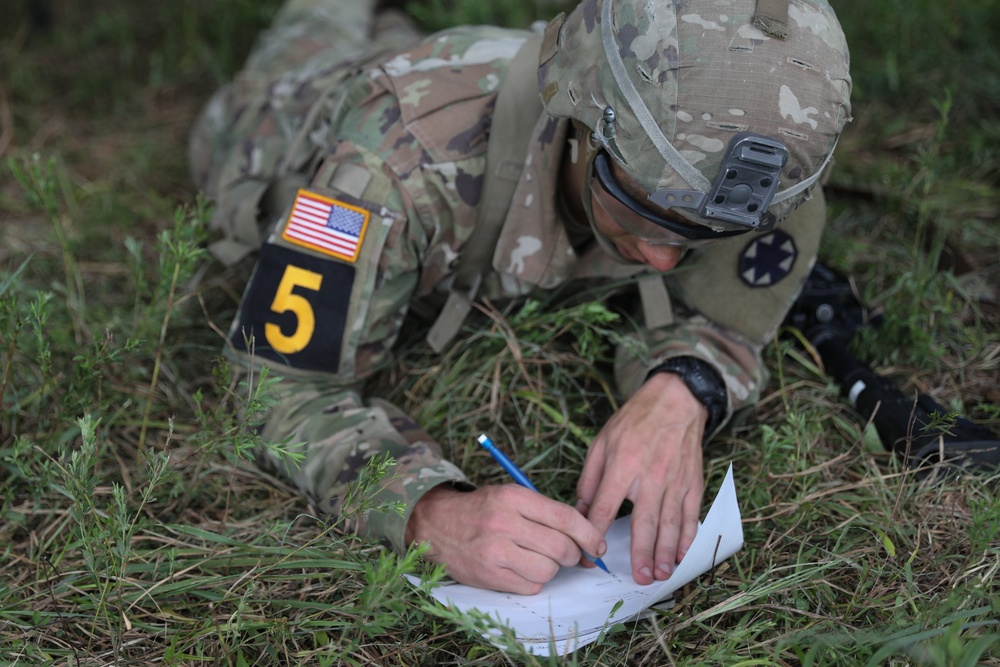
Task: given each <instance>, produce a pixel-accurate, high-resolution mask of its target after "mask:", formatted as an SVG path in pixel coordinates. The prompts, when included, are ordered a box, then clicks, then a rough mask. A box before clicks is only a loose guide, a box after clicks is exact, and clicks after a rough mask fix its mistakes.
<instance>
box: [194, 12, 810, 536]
mask: <svg viewBox="0 0 1000 667" xmlns="http://www.w3.org/2000/svg"><path fill="white" fill-rule="evenodd" d="M293 4H296V3H293ZM297 4H298V5H299V9H301V7H302V6H303V5H308V4H309V3H308V2H306V3H303V2H299V3H297ZM318 4H319V6H314V7H313V8H312V9H311V10H310V11H299V12H296V11H291V10H289V9H288V8H286V11H285V13H283V14H282V15H281V16H279V20H278V21H277V23H276V25H275V27H274V28H273V29H272V30H271V32H269V33H268V34H267V35H265V38H264V40H263V41H262V42H261V44H260V45H259V46H258V48H257V50H256V51H255V53H254V55H253V56H251V59H250V61H249V63H248V66H247V68H246V70H245V71H244V72H243V73H241V75H240V76H239V77H238V78H237V80H236V81H235V82H234V83H233V84H231V85H230V86H228V87H227V88H225V89H223V90H222V91H220V93H218V94H217V95H216V97H215V98H214V99H213V101H212V102H211V103H210V104H209V106H208V107H207V108H206V110H205V112H204V113H203V115H202V117H201V119H200V121H199V123H198V125H197V127H196V128H195V133H194V136H193V140H192V164H193V168H194V171H195V174H196V178H197V180H198V181H199V184H200V185H201V186H202V187H203V188H205V189H206V191H207V192H208V194H209V195H210V196H211V197H212V198H214V200H215V201H216V204H217V209H216V219H215V221H216V224H217V225H218V226H219V227H220V228H221V229H222V231H223V232H224V233H225V238H224V239H223V240H221V241H219V242H218V243H217V244H216V245H215V246H214V247H213V249H214V250H215V251H216V254H217V255H218V256H219V257H220V258H222V259H224V260H227V261H233V260H235V259H237V258H239V257H240V256H241V255H243V254H245V253H246V252H247V251H249V250H250V249H251V248H256V247H257V246H259V256H258V259H257V265H256V268H255V271H254V274H253V277H252V278H251V281H250V283H249V286H248V287H247V290H246V293H245V295H244V298H243V301H242V303H241V306H240V310H239V313H238V315H237V317H236V320H235V322H234V323H233V327H232V330H231V334H230V343H231V350H230V351H231V353H232V354H233V355H234V357H235V358H236V359H238V360H239V361H240V362H241V363H243V364H244V365H245V366H247V367H252V366H254V365H257V366H259V365H267V366H270V367H272V368H273V369H274V373H275V374H276V375H280V376H281V377H282V380H281V381H280V383H279V385H278V389H279V403H278V405H277V407H276V408H275V409H274V410H273V412H272V413H271V415H270V417H269V419H268V422H267V424H266V426H265V428H264V432H263V434H264V436H265V437H266V438H268V439H272V440H275V441H288V442H290V443H292V448H293V449H294V450H298V451H300V452H302V453H303V454H304V460H303V462H302V463H301V464H300V465H298V466H294V465H288V466H285V465H284V464H279V463H277V462H276V461H273V460H271V461H268V460H266V459H267V455H264V459H265V461H264V462H265V463H269V464H270V466H271V467H279V468H281V469H282V471H283V473H284V474H285V475H286V476H287V477H288V478H289V479H290V481H291V482H292V483H294V484H295V485H296V486H297V487H298V488H299V489H300V490H301V491H302V492H303V493H304V494H306V495H307V497H308V498H309V499H310V500H311V502H312V503H313V504H314V505H315V506H316V507H317V508H318V509H319V510H320V511H322V512H328V513H337V512H339V511H340V509H341V507H340V503H341V498H342V497H343V496H344V494H345V490H346V489H347V486H348V484H349V483H350V482H352V481H353V480H355V479H356V477H357V475H358V473H359V471H360V470H361V469H362V468H363V467H364V466H365V463H366V462H367V460H368V459H369V458H370V457H371V456H372V455H373V454H376V453H389V454H391V455H392V456H393V457H394V458H395V461H396V465H395V469H394V471H393V475H392V477H393V479H392V480H391V481H389V482H387V483H384V484H383V486H382V487H381V489H380V491H379V492H378V496H377V498H376V501H396V500H401V501H403V503H404V504H405V507H406V511H405V512H404V513H403V515H402V516H398V515H396V514H393V513H376V512H372V513H369V514H368V515H367V516H365V517H363V519H362V520H361V521H360V525H357V526H356V528H357V530H358V531H359V532H361V533H362V534H367V535H371V536H374V537H377V538H379V539H382V540H384V541H386V542H388V543H389V544H391V545H392V546H393V547H394V548H395V549H397V550H402V549H405V548H406V546H407V545H406V544H405V540H404V534H405V527H406V522H407V519H408V517H409V514H410V510H411V509H412V507H413V506H414V504H415V503H416V502H417V501H418V500H419V499H420V497H421V496H422V494H424V493H425V492H427V491H428V490H429V489H431V488H433V487H434V486H436V485H438V484H442V483H450V484H458V485H463V484H466V482H465V477H464V475H463V473H462V471H461V470H459V469H458V468H457V467H456V466H454V465H453V464H451V463H449V462H448V461H446V460H444V458H443V457H442V455H441V450H440V447H439V446H438V444H437V443H436V442H435V441H434V439H433V438H432V437H431V436H430V435H428V434H427V433H426V432H425V431H424V430H423V429H422V428H421V427H420V426H419V425H417V424H416V423H415V422H414V420H412V419H411V418H409V417H408V416H407V415H406V414H404V413H403V412H402V411H401V410H400V409H398V408H396V407H395V406H393V405H390V404H388V403H387V402H385V401H381V400H377V399H370V400H367V401H366V400H363V399H362V397H361V396H360V393H359V388H360V383H361V381H362V380H364V379H365V378H366V377H368V376H369V375H370V374H371V373H372V372H373V371H374V369H375V368H376V367H377V366H378V365H379V364H381V363H383V362H384V360H385V359H386V357H387V355H390V354H391V350H392V347H393V345H394V343H395V341H396V337H397V335H398V333H399V331H400V327H401V325H402V323H403V320H404V318H405V317H406V316H407V314H408V312H409V311H410V309H411V306H412V305H413V304H415V303H416V302H420V301H429V302H434V301H435V300H434V299H433V298H432V297H433V296H434V295H435V294H436V293H440V291H441V290H442V286H446V285H447V284H448V280H449V278H450V276H451V273H452V270H453V267H454V265H455V259H456V258H457V257H458V255H459V253H460V252H461V251H462V247H463V244H464V243H465V242H466V240H467V239H468V238H469V236H470V234H472V232H473V229H474V227H475V226H476V222H477V206H478V205H479V204H480V202H481V195H482V191H483V183H484V179H485V176H484V174H485V173H486V165H485V155H486V148H487V142H488V141H489V137H490V127H491V120H492V115H491V114H492V110H493V106H494V103H495V101H496V95H497V91H498V90H499V88H500V86H501V85H502V84H503V81H504V77H505V74H506V72H507V66H508V64H509V62H510V60H511V58H512V57H513V56H514V55H515V53H516V52H517V51H518V49H519V48H520V46H521V45H522V43H523V42H524V41H525V40H526V39H527V38H528V36H529V34H530V33H528V32H525V31H517V30H505V29H499V28H492V27H461V28H455V29H452V30H448V31H445V32H443V33H439V34H435V35H432V36H429V37H426V38H423V39H419V40H418V39H417V36H416V35H414V34H413V33H411V32H409V31H408V30H406V29H405V27H403V28H399V29H396V30H388V31H385V32H384V33H382V34H379V33H378V28H377V27H376V29H375V30H376V35H375V39H374V40H373V41H372V42H368V41H367V40H365V39H361V38H359V37H358V35H366V34H367V31H368V30H369V28H370V26H369V25H368V24H367V21H368V20H369V17H368V16H367V15H366V14H365V13H364V12H362V11H358V14H357V17H356V19H355V21H354V22H351V21H347V20H345V15H344V12H343V11H336V12H333V11H330V10H329V8H328V7H324V6H323V5H327V6H329V5H335V4H337V3H336V2H332V3H331V2H327V3H318ZM313 5H317V3H313ZM403 42H408V43H409V44H410V45H409V46H406V47H403V48H399V47H398V45H399V44H400V43H403ZM387 43H392V44H393V45H394V46H396V48H394V49H392V50H389V49H387V48H386V44H387ZM525 131H528V132H531V133H532V135H531V141H530V145H529V152H528V155H527V156H526V159H525V165H524V169H523V172H522V173H521V174H520V179H519V181H518V183H517V186H516V190H515V193H514V197H513V201H512V202H511V204H510V207H509V210H508V213H507V216H506V220H505V222H504V225H503V229H502V232H501V234H500V238H499V241H498V242H497V244H496V250H495V252H494V254H493V261H492V267H491V269H492V272H491V274H492V275H491V277H490V280H488V281H486V283H485V284H484V287H483V290H482V291H481V293H482V294H484V295H485V296H487V297H491V298H497V297H519V296H523V295H527V294H531V293H533V292H537V291H539V290H551V289H554V288H556V287H559V286H562V285H564V284H566V283H567V282H570V281H575V280H581V279H588V280H591V281H592V280H594V279H607V280H608V282H612V281H620V280H621V279H622V278H623V277H627V276H632V275H638V274H640V273H643V272H644V271H646V269H645V267H643V266H640V265H628V264H624V263H622V262H621V261H620V260H619V259H617V258H614V257H611V256H610V255H608V254H607V253H606V252H605V251H604V250H602V248H601V247H600V245H598V244H597V243H583V244H581V243H580V241H579V236H580V233H581V230H582V231H583V233H584V234H586V230H588V229H589V227H588V226H587V223H586V222H585V221H574V220H568V219H565V217H564V213H563V210H564V208H563V207H561V206H560V204H559V198H558V197H559V195H558V189H557V187H556V179H557V173H558V167H559V165H560V163H561V161H562V159H563V156H564V151H566V150H568V148H567V147H568V145H569V142H568V141H567V126H566V122H565V121H559V120H555V119H552V118H549V117H547V116H546V115H545V114H544V113H543V114H542V116H541V117H540V118H539V119H538V121H537V123H536V124H535V126H534V127H533V128H525ZM315 219H319V220H320V221H321V223H322V224H321V225H320V229H319V231H317V229H316V227H315V225H314V224H312V222H313V221H314V220H315ZM823 219H824V215H823V204H822V201H821V197H817V198H815V199H814V200H813V201H811V202H809V203H807V204H806V205H805V206H803V207H802V208H801V209H800V211H799V212H798V213H797V214H796V215H795V216H793V217H792V218H791V219H790V220H788V221H786V223H784V224H783V226H782V230H781V231H775V232H773V233H771V234H768V235H764V236H757V237H755V238H753V239H746V238H743V239H740V238H737V239H734V240H731V241H728V242H725V243H723V244H722V245H720V246H713V247H711V248H709V249H705V250H702V251H698V252H690V253H689V254H688V255H687V256H686V257H685V259H684V261H683V262H682V265H681V266H680V267H678V269H676V270H675V271H674V272H672V273H671V274H670V275H669V276H667V277H666V278H667V284H668V286H669V289H670V293H671V295H672V296H673V301H674V305H675V307H674V312H675V313H677V315H678V316H677V317H675V318H674V321H673V322H672V323H669V324H667V325H665V326H661V327H659V328H657V329H655V330H649V329H648V328H647V329H646V330H642V331H638V332H636V333H635V336H636V337H639V338H641V339H642V345H641V346H640V347H639V349H644V350H645V353H644V354H642V355H641V358H640V357H637V356H636V355H635V354H634V353H631V352H629V351H627V350H625V349H624V348H623V349H621V350H619V352H618V354H617V359H616V380H617V382H618V386H619V390H620V391H621V393H622V394H623V395H624V396H626V397H627V396H630V395H631V394H632V393H633V392H635V391H636V389H637V388H638V387H639V385H640V384H641V383H642V381H643V379H644V377H645V375H646V371H647V370H648V369H650V368H652V367H654V366H655V365H657V364H659V363H662V361H663V360H665V359H667V358H670V357H674V356H693V357H697V358H699V359H702V360H705V361H706V362H708V363H709V364H711V365H712V367H713V368H715V369H716V370H717V371H718V373H719V375H720V376H721V377H722V378H723V379H724V380H725V383H726V386H727V387H728V395H729V396H728V411H727V417H726V418H727V419H728V418H729V417H731V415H732V414H733V413H734V412H735V411H738V410H740V409H742V408H747V407H749V406H752V405H753V403H754V402H755V401H756V400H757V398H758V396H759V391H760V388H761V386H762V384H763V382H764V381H765V370H764V368H763V366H762V363H761V360H760V355H759V351H760V349H761V347H762V346H763V345H764V344H765V343H766V342H767V341H768V340H769V339H770V338H771V337H772V336H773V334H774V331H775V329H776V327H777V326H778V324H779V323H780V322H781V320H782V319H783V316H784V313H785V312H786V310H787V308H788V307H789V305H790V303H791V301H792V300H793V299H794V297H795V295H796V294H797V291H798V289H799V288H800V286H801V283H802V280H803V279H804V277H805V275H806V274H807V273H808V270H809V269H810V268H811V265H812V262H813V259H814V257H815V253H816V248H817V245H818V242H819V236H820V233H821V229H822V225H823ZM258 230H263V231H262V232H259V231H258ZM571 230H572V234H571ZM571 236H572V238H573V241H572V242H571ZM633 349H634V348H633Z"/></svg>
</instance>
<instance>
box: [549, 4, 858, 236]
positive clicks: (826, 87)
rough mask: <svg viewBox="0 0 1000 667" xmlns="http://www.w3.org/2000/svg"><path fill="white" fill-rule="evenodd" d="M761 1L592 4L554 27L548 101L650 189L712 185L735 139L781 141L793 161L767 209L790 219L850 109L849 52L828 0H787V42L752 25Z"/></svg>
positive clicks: (556, 112) (555, 111)
mask: <svg viewBox="0 0 1000 667" xmlns="http://www.w3.org/2000/svg"><path fill="white" fill-rule="evenodd" d="M756 5H757V0H583V2H581V3H580V4H579V5H578V6H577V7H576V9H574V10H573V12H572V13H570V14H569V16H567V17H565V19H563V18H557V19H556V20H555V22H553V25H551V26H550V29H556V28H558V29H559V33H558V37H557V41H556V43H555V48H554V53H552V52H550V53H548V54H546V53H544V52H543V62H542V63H541V65H540V68H539V72H538V75H539V86H540V90H541V92H542V101H543V103H544V105H545V109H546V111H547V112H548V113H549V114H550V115H552V116H555V117H561V118H572V119H575V120H576V121H578V122H580V123H582V124H584V125H586V126H587V127H588V128H590V129H591V130H592V131H593V133H594V138H595V140H596V141H598V142H599V143H600V144H603V145H604V147H605V148H606V149H608V152H609V153H610V154H611V155H612V156H613V157H614V159H615V160H616V161H617V162H618V163H619V164H620V165H621V166H622V167H623V168H624V169H625V171H626V172H627V173H628V174H629V175H630V176H631V177H632V178H633V179H634V180H635V181H636V182H637V183H638V184H639V185H640V186H641V187H642V188H643V189H644V190H645V191H646V192H650V193H651V192H654V191H656V190H657V189H660V188H671V189H694V190H699V191H701V192H708V190H709V188H710V186H711V183H712V181H713V180H714V179H715V177H716V174H717V172H718V171H719V166H720V164H721V162H722V158H723V155H724V153H725V149H726V147H727V146H728V144H729V140H730V138H731V137H732V136H734V135H735V134H737V133H739V132H743V131H750V132H755V133H758V134H761V135H764V136H767V137H771V138H774V139H778V140H780V141H781V142H782V143H784V144H785V146H786V147H787V148H788V152H789V160H788V163H787V164H786V165H785V169H784V171H783V173H782V175H781V183H780V187H779V191H778V193H777V194H776V195H775V197H774V199H773V201H772V203H771V206H770V211H771V212H772V213H774V214H775V215H776V217H777V219H778V220H781V219H783V218H785V217H787V216H788V215H789V214H790V213H791V212H792V211H793V210H794V209H795V208H796V207H797V206H798V205H799V204H800V203H801V202H802V201H804V200H805V198H806V197H807V193H808V190H809V189H810V188H811V187H812V185H813V184H815V182H816V181H817V179H818V177H819V175H820V173H821V172H822V170H823V168H824V167H825V166H826V164H827V163H828V161H829V159H830V157H831V155H832V153H833V150H834V147H835V146H836V143H837V140H838V138H839V137H840V133H841V131H842V129H843V127H844V123H845V122H847V120H848V119H849V117H850V109H851V107H850V92H851V78H850V73H849V67H850V56H849V52H848V48H847V42H846V40H845V38H844V34H843V31H842V30H841V27H840V24H839V22H838V21H837V17H836V15H835V14H834V12H833V9H832V8H831V7H830V5H829V3H828V2H827V1H826V0H790V2H789V12H788V34H787V37H785V38H784V39H779V38H775V37H771V36H768V35H766V34H764V33H763V32H762V31H761V30H760V29H758V28H757V27H755V25H754V22H753V15H754V12H755V8H756ZM559 21H562V25H561V27H559V26H557V25H555V23H556V22H559ZM549 56H551V57H549ZM608 107H611V109H613V110H614V117H615V121H614V127H609V126H608V123H607V122H606V117H605V109H606V108H608Z"/></svg>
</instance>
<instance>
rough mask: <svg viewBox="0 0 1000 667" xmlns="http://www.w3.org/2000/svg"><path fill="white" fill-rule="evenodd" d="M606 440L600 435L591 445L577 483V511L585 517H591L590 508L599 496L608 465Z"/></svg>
mask: <svg viewBox="0 0 1000 667" xmlns="http://www.w3.org/2000/svg"><path fill="white" fill-rule="evenodd" d="M605 442H606V439H605V438H604V437H603V434H601V433H599V434H598V435H597V437H596V438H594V441H593V442H592V443H591V444H590V449H589V450H588V451H587V458H586V460H585V461H584V462H583V470H581V471H580V479H579V480H578V481H577V483H576V497H577V501H576V509H577V511H578V512H580V514H582V515H583V516H589V512H590V506H591V504H592V503H593V502H594V496H595V495H597V489H598V488H600V486H601V480H602V479H603V478H604V466H605V465H607V449H606V447H605Z"/></svg>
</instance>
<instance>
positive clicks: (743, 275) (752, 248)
mask: <svg viewBox="0 0 1000 667" xmlns="http://www.w3.org/2000/svg"><path fill="white" fill-rule="evenodd" d="M798 256H799V251H798V248H796V246H795V239H793V238H792V236H791V234H789V233H787V232H784V231H782V230H780V229H776V230H774V231H773V232H770V233H769V234H763V235H761V236H758V237H755V238H754V240H752V241H750V243H748V244H747V246H746V248H744V249H743V253H742V254H741V255H740V269H739V270H740V279H741V280H742V281H743V282H744V283H745V284H746V285H747V286H748V287H770V286H771V285H774V284H775V283H779V282H781V281H782V280H784V279H785V278H787V277H788V275H789V274H790V273H791V272H792V267H794V266H795V260H796V259H798Z"/></svg>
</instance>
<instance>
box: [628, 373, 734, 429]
mask: <svg viewBox="0 0 1000 667" xmlns="http://www.w3.org/2000/svg"><path fill="white" fill-rule="evenodd" d="M656 373H674V374H676V375H677V376H679V377H680V379H681V380H683V381H684V384H685V385H687V388H688V389H689V390H690V391H691V393H692V394H693V395H694V397H695V398H697V399H698V400H699V401H700V402H701V404H702V405H704V406H705V409H706V410H708V421H707V422H706V423H705V436H704V438H703V441H704V442H707V441H708V438H709V437H710V436H711V435H712V434H713V433H715V429H717V428H718V427H719V424H721V423H722V420H723V418H724V417H725V416H726V384H725V383H724V382H723V381H722V378H721V377H719V374H718V372H716V370H715V369H714V368H712V367H711V366H710V365H709V364H708V362H705V361H702V360H701V359H696V358H695V357H673V358H671V359H667V360H666V361H665V362H663V363H662V364H660V365H659V366H657V367H655V368H653V370H651V371H649V373H647V374H646V379H647V380H648V379H649V378H651V377H652V376H653V375H655V374H656Z"/></svg>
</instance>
